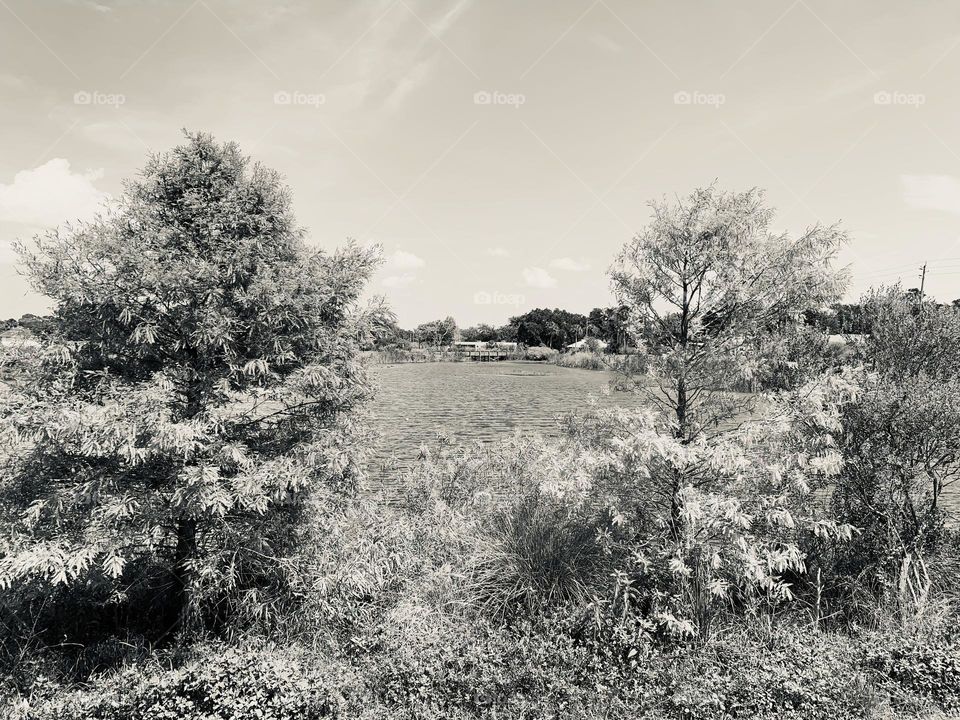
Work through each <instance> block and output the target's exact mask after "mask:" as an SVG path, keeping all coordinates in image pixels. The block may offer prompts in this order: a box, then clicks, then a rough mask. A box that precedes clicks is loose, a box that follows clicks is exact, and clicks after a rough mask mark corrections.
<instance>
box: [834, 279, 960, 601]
mask: <svg viewBox="0 0 960 720" xmlns="http://www.w3.org/2000/svg"><path fill="white" fill-rule="evenodd" d="M918 300H919V297H918V294H916V293H914V294H911V293H910V292H909V291H908V292H906V293H904V292H903V291H902V289H901V288H900V287H899V286H896V285H895V286H893V287H891V288H881V289H878V290H873V291H871V292H870V293H869V294H867V295H866V296H865V297H864V298H863V299H862V300H861V305H862V307H863V308H864V313H865V316H866V318H867V319H868V321H869V323H870V325H871V328H872V332H871V334H870V337H869V338H868V339H867V342H866V346H865V348H864V349H863V357H862V360H863V361H865V362H866V364H867V369H868V372H864V373H863V377H862V379H861V385H862V391H861V393H860V397H859V398H858V400H857V402H855V403H852V404H850V405H849V406H848V407H847V408H846V409H845V412H844V418H843V428H844V431H843V434H842V436H841V438H840V439H839V443H838V445H839V447H840V449H841V450H842V451H843V454H844V460H845V463H844V470H843V472H842V474H841V475H840V477H839V479H838V482H837V487H836V490H835V492H834V494H833V502H834V505H835V507H836V508H837V512H838V513H839V514H840V515H841V516H842V517H844V518H845V519H847V520H848V521H849V522H851V523H854V524H856V525H857V526H858V527H861V528H862V529H863V532H862V534H861V535H860V536H859V537H858V539H857V542H856V544H855V546H854V547H853V549H852V552H851V557H850V558H849V560H848V562H852V563H853V565H854V569H855V570H856V571H857V572H859V570H860V568H862V566H868V567H871V568H873V569H875V570H881V571H884V572H881V573H878V574H876V573H875V575H876V576H879V577H883V576H884V575H885V574H887V573H895V574H898V575H899V576H900V580H901V582H902V578H903V577H904V573H905V572H906V571H907V570H909V569H910V566H911V564H913V563H918V564H920V566H921V567H922V566H923V562H924V557H930V556H932V555H935V554H936V553H937V551H938V550H939V546H940V544H941V541H942V539H943V529H944V524H945V521H946V508H945V507H944V503H943V502H942V501H943V497H944V493H945V491H946V490H947V489H948V488H949V487H950V486H951V485H954V484H955V483H956V482H957V480H958V479H960V313H957V312H956V311H955V310H954V309H952V308H949V307H944V306H939V305H937V304H936V303H932V302H923V303H922V304H921V303H919V302H918ZM900 593H901V595H902V593H903V588H901V589H900ZM900 599H901V600H902V599H903V597H901V598H900Z"/></svg>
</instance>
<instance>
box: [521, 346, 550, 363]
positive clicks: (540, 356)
mask: <svg viewBox="0 0 960 720" xmlns="http://www.w3.org/2000/svg"><path fill="white" fill-rule="evenodd" d="M556 355H557V351H556V350H554V349H553V348H551V347H546V346H543V345H540V346H535V347H531V348H527V352H526V354H525V355H524V357H523V359H524V360H535V361H537V362H543V361H544V360H550V359H552V358H554V357H555V356H556Z"/></svg>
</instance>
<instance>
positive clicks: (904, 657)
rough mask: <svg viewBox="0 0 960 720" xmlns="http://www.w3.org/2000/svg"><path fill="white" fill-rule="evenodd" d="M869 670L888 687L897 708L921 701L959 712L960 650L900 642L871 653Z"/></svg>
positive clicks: (937, 645) (905, 641)
mask: <svg viewBox="0 0 960 720" xmlns="http://www.w3.org/2000/svg"><path fill="white" fill-rule="evenodd" d="M868 666H869V667H871V668H872V669H873V670H874V671H876V672H877V673H879V674H880V676H881V677H882V678H883V679H884V680H885V681H887V682H888V683H889V684H892V685H895V686H896V688H891V689H892V690H894V692H891V695H892V696H893V698H894V702H895V704H899V705H908V706H909V705H910V704H913V703H915V702H916V700H915V699H917V698H919V699H922V700H925V701H927V702H931V703H933V704H935V705H936V706H938V707H940V708H942V709H944V710H947V711H952V712H958V711H960V649H958V648H957V647H955V646H951V645H945V644H942V643H938V644H928V643H923V644H918V643H916V642H912V641H910V640H903V639H899V640H897V641H893V642H889V643H885V644H884V645H882V646H881V647H879V648H876V649H875V650H873V652H871V654H870V656H869V658H868Z"/></svg>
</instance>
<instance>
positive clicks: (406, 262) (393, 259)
mask: <svg viewBox="0 0 960 720" xmlns="http://www.w3.org/2000/svg"><path fill="white" fill-rule="evenodd" d="M425 264H426V263H425V262H424V261H423V258H421V257H418V256H416V255H414V254H413V253H410V252H407V251H406V250H395V251H394V253H393V254H392V255H391V256H390V265H392V266H393V267H395V268H399V269H400V270H412V269H413V268H421V267H423V266H424V265H425Z"/></svg>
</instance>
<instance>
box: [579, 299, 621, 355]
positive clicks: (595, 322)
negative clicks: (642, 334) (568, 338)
mask: <svg viewBox="0 0 960 720" xmlns="http://www.w3.org/2000/svg"><path fill="white" fill-rule="evenodd" d="M587 320H588V322H589V323H590V334H591V335H593V336H594V337H597V338H599V339H601V340H603V341H604V342H606V343H607V344H608V345H609V349H610V351H611V352H623V349H624V348H626V347H627V346H628V345H629V344H630V341H631V329H630V309H629V308H628V307H626V306H623V305H622V306H620V307H614V308H594V309H593V310H591V311H590V314H589V315H588V316H587Z"/></svg>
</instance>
